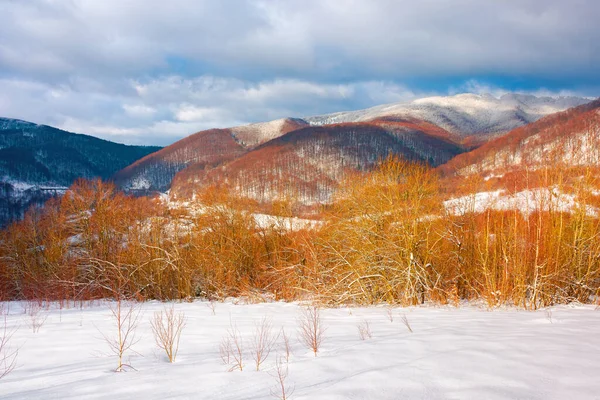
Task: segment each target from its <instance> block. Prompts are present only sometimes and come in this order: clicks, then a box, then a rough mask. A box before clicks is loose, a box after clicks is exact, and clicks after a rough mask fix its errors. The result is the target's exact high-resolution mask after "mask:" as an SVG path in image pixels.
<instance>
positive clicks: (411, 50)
mask: <svg viewBox="0 0 600 400" xmlns="http://www.w3.org/2000/svg"><path fill="white" fill-rule="evenodd" d="M0 16H1V17H0V18H1V20H2V23H1V24H0V116H3V117H10V118H19V119H24V120H28V121H32V122H36V123H42V124H47V125H52V126H56V127H59V128H62V129H65V130H69V131H72V132H78V133H86V134H90V135H94V136H98V137H102V138H104V139H108V140H113V141H117V142H121V143H130V144H146V145H167V144H170V143H172V142H174V141H176V140H178V139H180V138H182V137H185V136H187V135H189V134H191V133H194V132H197V131H200V130H203V129H209V128H221V127H230V126H236V125H241V124H246V123H251V122H260V121H268V120H273V119H278V118H284V117H302V116H309V115H319V114H325V113H330V112H335V111H345V110H355V109H361V108H366V107H370V106H375V105H379V104H383V103H392V102H402V101H410V100H413V99H415V98H420V97H426V96H431V95H452V94H457V93H463V92H472V93H480V94H481V93H491V94H493V95H496V96H499V95H501V94H503V93H506V92H509V91H514V92H523V93H531V94H536V95H550V96H560V95H577V96H587V97H597V96H600V73H598V65H600V26H599V25H598V21H599V20H600V1H598V0H487V1H482V0H420V1H414V0H410V1H409V0H272V1H266V0H262V1H252V0H237V1H233V0H168V1H164V0H127V1H124V0H0Z"/></svg>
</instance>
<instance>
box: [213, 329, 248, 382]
mask: <svg viewBox="0 0 600 400" xmlns="http://www.w3.org/2000/svg"><path fill="white" fill-rule="evenodd" d="M219 354H220V356H221V360H222V361H223V363H224V364H226V365H230V366H231V367H230V368H229V372H231V371H235V370H236V369H239V370H240V371H243V370H244V343H243V340H242V335H241V334H240V331H239V330H238V328H237V326H236V325H234V324H233V322H231V321H230V322H229V329H227V335H226V336H224V337H223V339H222V340H221V344H220V345H219Z"/></svg>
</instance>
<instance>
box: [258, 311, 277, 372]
mask: <svg viewBox="0 0 600 400" xmlns="http://www.w3.org/2000/svg"><path fill="white" fill-rule="evenodd" d="M277 338H278V336H275V335H273V325H272V324H271V321H270V320H269V319H268V318H267V317H263V318H262V319H261V321H260V323H258V324H256V326H255V328H254V337H253V338H252V359H253V360H254V365H255V366H256V370H257V371H259V370H260V366H261V364H262V363H263V362H264V361H265V360H266V359H267V358H268V357H269V354H271V350H272V349H273V346H274V345H275V342H276V341H277Z"/></svg>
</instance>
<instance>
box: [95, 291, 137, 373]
mask: <svg viewBox="0 0 600 400" xmlns="http://www.w3.org/2000/svg"><path fill="white" fill-rule="evenodd" d="M109 309H110V313H111V317H112V319H113V320H114V323H115V326H116V328H117V329H116V332H114V336H112V335H108V334H105V333H102V332H101V334H102V336H103V337H104V340H105V341H106V343H107V344H108V347H109V348H110V351H111V352H112V353H113V354H114V355H116V356H117V358H118V365H117V368H116V369H115V371H116V372H121V371H124V370H125V368H126V367H127V368H131V369H135V368H133V367H132V366H131V365H130V364H125V363H124V362H123V360H124V357H125V355H126V353H127V352H129V351H133V350H132V347H133V346H134V345H135V344H136V343H137V342H138V341H139V339H138V338H137V337H136V329H137V326H138V323H139V319H140V313H141V306H140V305H139V304H137V303H134V302H126V301H124V300H117V301H116V303H115V304H109Z"/></svg>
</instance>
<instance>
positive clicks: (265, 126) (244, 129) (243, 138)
mask: <svg viewBox="0 0 600 400" xmlns="http://www.w3.org/2000/svg"><path fill="white" fill-rule="evenodd" d="M305 126H308V123H306V122H305V121H303V120H301V119H297V118H282V119H276V120H274V121H269V122H259V123H256V124H249V125H243V126H237V127H234V128H231V134H232V135H233V136H234V137H235V138H236V140H237V141H238V142H239V143H241V144H243V145H244V147H254V146H258V145H259V144H262V143H265V142H268V141H269V140H271V139H275V138H278V137H279V136H281V135H283V134H286V133H288V132H291V131H293V130H295V129H299V128H302V127H305Z"/></svg>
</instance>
